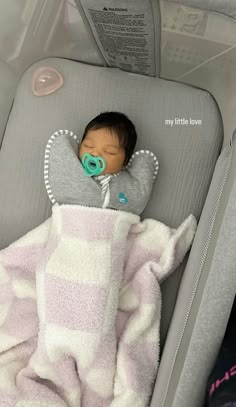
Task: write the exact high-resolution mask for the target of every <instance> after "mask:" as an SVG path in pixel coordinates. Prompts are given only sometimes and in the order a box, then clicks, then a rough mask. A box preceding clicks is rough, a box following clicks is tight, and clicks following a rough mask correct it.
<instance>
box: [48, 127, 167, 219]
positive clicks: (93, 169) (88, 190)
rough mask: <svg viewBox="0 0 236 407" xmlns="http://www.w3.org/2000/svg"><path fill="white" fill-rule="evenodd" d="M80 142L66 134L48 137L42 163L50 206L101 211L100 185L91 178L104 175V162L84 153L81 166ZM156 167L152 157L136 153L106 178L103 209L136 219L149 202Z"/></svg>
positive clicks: (144, 153)
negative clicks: (113, 210)
mask: <svg viewBox="0 0 236 407" xmlns="http://www.w3.org/2000/svg"><path fill="white" fill-rule="evenodd" d="M80 142H81V140H80V139H79V138H78V137H77V136H76V135H75V134H74V133H73V132H72V131H69V130H58V131H56V132H55V133H54V134H53V135H52V136H51V137H50V139H49V141H48V143H47V147H46V151H45V161H44V180H45V185H46V189H47V193H48V196H49V198H50V200H51V202H52V203H53V204H60V205H61V204H71V205H82V206H90V207H95V208H104V206H103V205H104V202H105V200H104V191H103V185H101V184H100V183H99V182H98V180H96V177H93V175H99V174H101V173H102V172H103V171H104V169H105V166H106V163H105V160H104V159H103V158H102V157H94V156H91V155H90V154H88V153H85V154H83V156H82V160H81V161H82V162H81V161H80V159H79V158H78V145H79V144H80ZM158 167H159V164H158V160H157V158H156V156H155V155H154V153H152V152H150V151H148V150H140V151H136V152H135V153H134V154H133V155H132V157H131V158H130V160H129V162H128V164H127V166H126V167H125V168H124V169H123V170H121V171H120V172H118V173H116V174H110V175H109V174H108V178H109V194H108V196H109V200H108V203H107V204H106V206H105V207H106V208H109V209H117V210H120V211H125V212H131V213H134V214H136V215H140V214H141V213H142V212H143V210H144V209H145V207H146V205H147V203H148V200H149V198H150V195H151V192H152V187H153V182H154V179H155V178H156V175H157V172H158ZM105 181H106V179H105V180H104V182H105Z"/></svg>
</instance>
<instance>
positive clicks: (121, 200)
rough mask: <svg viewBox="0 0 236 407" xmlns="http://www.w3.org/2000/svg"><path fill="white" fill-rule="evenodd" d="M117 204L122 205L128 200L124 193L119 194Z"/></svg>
mask: <svg viewBox="0 0 236 407" xmlns="http://www.w3.org/2000/svg"><path fill="white" fill-rule="evenodd" d="M119 202H120V203H122V204H127V203H128V198H127V196H125V194H124V192H120V193H119Z"/></svg>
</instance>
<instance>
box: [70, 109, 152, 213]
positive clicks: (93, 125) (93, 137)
mask: <svg viewBox="0 0 236 407" xmlns="http://www.w3.org/2000/svg"><path fill="white" fill-rule="evenodd" d="M136 141H137V133H136V130H135V126H134V125H133V123H132V122H131V120H130V119H129V118H128V117H127V116H126V115H124V114H123V113H119V112H104V113H101V114H100V115H98V116H97V117H95V118H94V119H93V120H91V121H90V122H89V123H88V124H87V126H86V128H85V130H84V134H83V137H82V140H81V144H80V146H79V154H78V156H79V158H80V160H81V162H82V165H83V167H84V171H85V175H87V176H94V179H95V180H96V181H97V182H98V183H99V184H100V186H101V188H102V196H103V205H102V207H103V208H106V207H107V206H108V205H109V202H110V188H109V184H110V182H111V179H113V183H116V182H117V179H115V177H116V176H118V175H121V171H123V174H122V175H121V176H122V177H123V176H124V174H125V172H126V177H125V180H124V181H125V182H126V183H127V185H126V187H128V184H130V187H131V186H132V187H133V188H134V182H133V181H134V180H131V179H130V177H127V174H128V175H130V174H129V173H127V169H126V166H127V164H128V163H129V161H130V159H131V156H132V154H133V152H134V148H135V145H136ZM142 152H143V153H145V152H144V150H143V151H142ZM147 153H149V152H147V151H146V156H145V161H146V164H145V166H147V165H148V166H150V169H151V168H153V169H154V163H155V164H156V166H155V169H154V172H152V173H150V177H151V179H152V177H153V175H154V174H155V175H156V173H157V169H158V162H157V159H156V157H154V154H152V156H153V160H151V161H150V157H149V155H147ZM137 158H138V157H136V159H137ZM141 161H142V162H143V160H142V159H141ZM148 161H149V162H148ZM140 164H141V163H140ZM140 170H141V172H140V174H139V173H137V174H136V175H137V178H138V176H143V175H144V171H145V168H144V167H143V168H140ZM143 181H144V182H145V180H143ZM146 181H147V182H148V181H149V180H146ZM138 189H139V186H138V184H136V188H135V192H134V191H133V194H137V195H136V196H135V199H138V196H139V191H138ZM128 200H129V198H128V196H126V194H125V192H124V187H123V189H122V191H120V192H119V202H120V203H121V204H123V205H126V206H125V208H124V209H128V208H129V205H128V206H127V204H128ZM113 208H114V206H113Z"/></svg>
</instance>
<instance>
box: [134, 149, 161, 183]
mask: <svg viewBox="0 0 236 407" xmlns="http://www.w3.org/2000/svg"><path fill="white" fill-rule="evenodd" d="M139 154H149V155H150V156H151V157H152V159H153V161H154V165H155V168H154V172H153V180H154V179H155V178H156V176H157V173H158V170H159V161H158V159H157V157H156V156H155V154H154V153H153V152H152V151H149V150H139V151H136V152H135V153H134V154H132V156H131V158H130V160H129V162H128V164H127V166H126V167H127V168H129V167H130V166H131V164H132V161H133V159H134V158H135V156H136V155H139Z"/></svg>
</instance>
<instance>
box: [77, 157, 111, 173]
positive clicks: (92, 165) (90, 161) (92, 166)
mask: <svg viewBox="0 0 236 407" xmlns="http://www.w3.org/2000/svg"><path fill="white" fill-rule="evenodd" d="M82 165H83V168H84V172H85V175H87V177H92V176H93V175H100V174H101V173H102V172H103V171H104V170H105V168H106V163H105V160H104V158H102V157H94V156H93V155H91V154H89V153H84V154H83V155H82Z"/></svg>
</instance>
